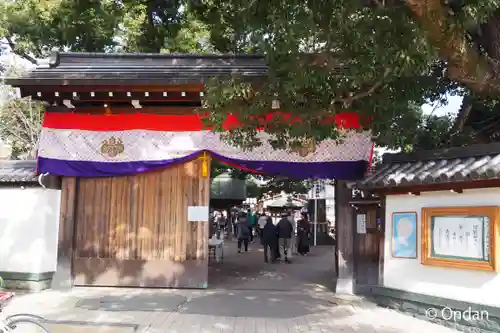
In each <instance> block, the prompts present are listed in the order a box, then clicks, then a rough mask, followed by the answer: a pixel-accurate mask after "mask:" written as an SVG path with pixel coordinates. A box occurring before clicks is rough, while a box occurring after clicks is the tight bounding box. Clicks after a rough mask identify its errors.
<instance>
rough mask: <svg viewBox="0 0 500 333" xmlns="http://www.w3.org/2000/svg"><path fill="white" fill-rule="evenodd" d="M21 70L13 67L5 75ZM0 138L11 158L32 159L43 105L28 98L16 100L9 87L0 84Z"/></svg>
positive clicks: (40, 125)
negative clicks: (7, 147)
mask: <svg viewBox="0 0 500 333" xmlns="http://www.w3.org/2000/svg"><path fill="white" fill-rule="evenodd" d="M20 71H21V70H20V69H19V68H16V67H14V66H11V67H9V68H8V69H7V74H8V75H10V76H14V75H16V74H19V72H20ZM0 95H1V96H2V98H1V101H0V138H2V139H3V140H4V141H6V143H8V144H9V145H10V146H11V147H12V158H13V159H18V158H23V159H26V158H28V159H34V158H35V150H36V147H37V143H38V138H39V135H40V131H41V128H42V119H43V104H42V103H40V102H38V101H33V100H32V99H30V98H23V99H20V98H16V95H15V91H14V89H12V88H11V87H9V86H7V85H5V84H3V82H0Z"/></svg>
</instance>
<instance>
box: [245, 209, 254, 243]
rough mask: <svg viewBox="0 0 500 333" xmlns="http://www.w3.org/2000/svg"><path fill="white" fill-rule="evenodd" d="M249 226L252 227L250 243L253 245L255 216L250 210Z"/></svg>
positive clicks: (248, 214) (248, 216) (248, 213)
mask: <svg viewBox="0 0 500 333" xmlns="http://www.w3.org/2000/svg"><path fill="white" fill-rule="evenodd" d="M247 218H248V224H249V225H250V243H253V231H254V229H255V224H256V221H255V214H253V213H252V211H251V210H250V209H249V210H248V212H247Z"/></svg>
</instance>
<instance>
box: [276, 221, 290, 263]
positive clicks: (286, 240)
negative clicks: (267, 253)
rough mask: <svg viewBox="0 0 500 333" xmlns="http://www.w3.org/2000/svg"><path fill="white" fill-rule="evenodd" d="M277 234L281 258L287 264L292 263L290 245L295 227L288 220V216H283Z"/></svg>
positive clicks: (277, 227)
mask: <svg viewBox="0 0 500 333" xmlns="http://www.w3.org/2000/svg"><path fill="white" fill-rule="evenodd" d="M276 229H277V230H276V233H277V234H278V243H279V247H280V250H281V252H282V253H281V254H280V257H281V258H282V260H284V261H285V262H286V263H287V264H289V263H290V259H289V252H290V244H291V239H292V233H293V226H292V223H291V222H290V220H289V219H288V214H282V217H281V220H280V221H279V222H278V224H277V225H276Z"/></svg>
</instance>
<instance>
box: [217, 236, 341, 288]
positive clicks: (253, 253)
mask: <svg viewBox="0 0 500 333" xmlns="http://www.w3.org/2000/svg"><path fill="white" fill-rule="evenodd" d="M334 267H335V256H334V247H333V246H317V247H314V248H311V252H310V253H309V255H307V256H306V257H302V256H299V255H297V256H292V263H291V264H290V265H287V264H284V263H282V264H266V263H264V252H263V249H262V247H261V246H260V245H259V239H258V238H257V239H256V240H255V244H250V246H249V252H246V253H245V252H242V253H237V246H236V242H235V241H230V240H229V241H228V240H226V242H225V249H224V262H223V263H220V264H219V263H214V262H211V263H210V267H209V271H208V287H209V288H211V289H218V288H222V289H231V290H274V291H276V290H279V291H316V292H317V291H332V290H334V283H335V279H334V277H335V268H334Z"/></svg>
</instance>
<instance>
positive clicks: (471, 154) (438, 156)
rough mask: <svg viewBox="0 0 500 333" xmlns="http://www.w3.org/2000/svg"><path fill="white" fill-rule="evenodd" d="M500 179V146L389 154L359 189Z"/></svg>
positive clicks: (362, 181)
mask: <svg viewBox="0 0 500 333" xmlns="http://www.w3.org/2000/svg"><path fill="white" fill-rule="evenodd" d="M499 178H500V143H490V144H480V145H470V146H467V147H456V148H449V149H440V150H431V151H419V152H415V153H400V154H385V155H384V158H383V163H382V164H381V165H380V166H377V168H376V170H375V172H373V173H371V174H367V175H366V177H365V178H364V179H363V180H361V181H359V182H358V183H357V187H358V188H359V189H366V190H368V189H381V188H397V187H410V186H418V185H430V184H447V183H457V182H466V181H474V180H490V179H499Z"/></svg>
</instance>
